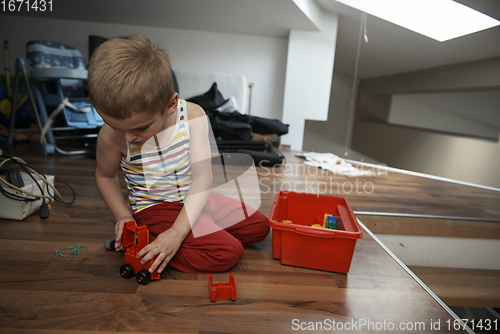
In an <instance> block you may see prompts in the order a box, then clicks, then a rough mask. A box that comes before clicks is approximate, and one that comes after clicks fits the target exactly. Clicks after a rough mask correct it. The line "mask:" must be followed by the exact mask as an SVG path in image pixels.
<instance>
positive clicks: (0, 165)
mask: <svg viewBox="0 0 500 334" xmlns="http://www.w3.org/2000/svg"><path fill="white" fill-rule="evenodd" d="M0 158H3V159H4V160H3V161H2V162H0V172H2V170H3V169H4V168H6V165H7V163H13V164H16V165H17V166H19V167H21V168H22V169H23V170H24V171H25V172H26V174H28V175H29V176H30V177H31V179H33V181H34V182H35V184H36V185H37V187H38V189H39V190H40V194H33V193H31V192H28V191H26V190H24V189H21V188H19V187H17V186H15V185H13V184H12V183H10V182H8V181H7V180H5V179H4V178H2V177H1V176H0V192H1V193H2V194H3V195H4V196H5V197H7V198H10V199H12V200H15V201H23V202H33V201H38V200H40V199H41V200H42V204H41V206H40V217H41V218H47V217H48V214H49V209H50V208H51V207H52V206H53V203H54V201H55V202H59V203H62V204H73V203H74V202H75V199H76V194H75V191H74V190H73V188H72V187H71V186H70V185H69V184H68V183H66V182H64V181H61V180H58V181H59V182H62V183H64V184H65V185H66V186H67V187H68V188H69V189H70V190H71V193H72V197H73V198H72V200H71V201H69V202H65V201H63V199H62V196H61V194H60V193H59V192H58V191H57V189H56V188H55V187H54V186H53V185H52V184H50V182H49V181H48V180H47V178H46V176H45V175H44V174H43V173H39V172H38V171H36V170H35V169H34V168H32V167H31V166H29V165H28V164H26V162H24V160H22V159H20V158H17V157H10V156H5V155H3V154H0ZM33 174H35V175H36V176H38V177H39V178H40V180H41V181H43V182H45V185H46V189H47V190H46V193H47V194H48V195H45V192H44V191H43V188H42V186H41V185H40V183H39V182H38V180H37V179H36V178H35V177H34V176H33ZM2 183H5V184H6V185H7V186H9V187H10V188H12V189H15V190H17V191H19V192H21V193H23V194H25V195H28V196H31V197H26V196H21V195H17V194H14V193H11V192H8V191H7V190H5V189H4V188H3V186H2ZM49 187H50V188H52V190H53V191H54V194H51V193H50V189H49ZM54 195H55V196H54ZM46 200H48V202H49V203H48V204H47V203H46Z"/></svg>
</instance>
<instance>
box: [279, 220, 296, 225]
mask: <svg viewBox="0 0 500 334" xmlns="http://www.w3.org/2000/svg"><path fill="white" fill-rule="evenodd" d="M282 223H285V224H293V222H292V221H291V220H283V221H282Z"/></svg>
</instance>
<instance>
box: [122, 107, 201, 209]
mask: <svg viewBox="0 0 500 334" xmlns="http://www.w3.org/2000/svg"><path fill="white" fill-rule="evenodd" d="M189 138H190V136H189V128H188V120H187V112H186V101H184V100H180V99H179V103H178V105H177V111H176V123H175V128H174V131H173V132H172V135H171V136H170V137H169V138H166V135H165V131H162V132H160V133H158V134H157V135H155V136H153V137H152V138H150V139H149V140H148V141H146V143H144V145H142V146H135V145H133V144H131V143H129V142H127V157H126V158H122V160H121V163H120V166H121V168H122V170H123V174H124V177H125V183H126V184H127V188H128V193H129V201H130V206H131V207H132V211H133V212H134V213H136V212H139V211H141V210H144V209H146V208H148V207H150V206H152V205H155V204H159V203H163V202H175V201H180V202H182V201H184V199H185V198H186V195H187V192H188V190H189V186H190V185H191V180H192V178H191V166H190V163H189Z"/></svg>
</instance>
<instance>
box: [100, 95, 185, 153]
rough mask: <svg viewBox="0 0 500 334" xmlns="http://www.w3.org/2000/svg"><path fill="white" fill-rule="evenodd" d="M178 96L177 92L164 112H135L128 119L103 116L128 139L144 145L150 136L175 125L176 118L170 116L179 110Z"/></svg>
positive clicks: (135, 143) (136, 144)
mask: <svg viewBox="0 0 500 334" xmlns="http://www.w3.org/2000/svg"><path fill="white" fill-rule="evenodd" d="M178 98H179V97H178V95H177V93H176V94H175V95H174V96H173V97H172V99H171V100H170V102H169V104H168V106H167V109H166V110H165V111H164V112H163V113H161V112H159V113H155V114H149V113H133V114H132V115H131V116H130V117H129V118H126V119H117V118H113V117H110V116H107V115H102V118H103V120H104V121H105V122H106V124H108V125H109V126H110V127H111V128H112V129H113V130H115V131H116V132H117V133H118V134H119V135H121V136H122V137H123V138H124V139H125V140H126V141H128V142H129V143H132V144H134V145H135V146H142V145H143V144H144V143H145V142H146V141H147V140H148V139H149V138H151V137H153V136H154V135H156V134H158V133H160V132H161V131H163V130H165V129H166V128H167V127H169V126H173V125H175V118H174V119H171V118H170V117H169V116H171V115H172V114H174V113H175V111H176V110H177V102H178ZM170 123H172V124H170Z"/></svg>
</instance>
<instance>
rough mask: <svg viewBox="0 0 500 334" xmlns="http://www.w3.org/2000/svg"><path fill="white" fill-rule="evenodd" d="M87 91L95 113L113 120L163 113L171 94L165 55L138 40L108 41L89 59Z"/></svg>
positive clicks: (160, 49) (133, 38)
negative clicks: (134, 114) (133, 114)
mask: <svg viewBox="0 0 500 334" xmlns="http://www.w3.org/2000/svg"><path fill="white" fill-rule="evenodd" d="M88 88H89V97H90V101H91V102H92V104H93V105H94V107H95V108H96V109H97V111H98V112H99V113H102V114H105V115H108V116H111V117H113V118H116V119H125V118H128V117H130V116H131V114H132V113H140V112H146V113H149V114H154V113H158V112H163V111H164V110H165V109H166V108H167V105H168V102H169V100H170V98H171V97H172V95H173V94H174V82H173V78H172V69H171V68H170V61H169V59H168V55H167V53H166V52H165V51H164V50H163V49H162V48H161V47H159V46H158V45H156V44H153V43H152V42H151V41H150V40H149V39H146V38H144V37H141V36H135V35H133V36H125V37H117V38H113V39H110V40H109V41H107V42H105V43H103V44H101V45H100V46H99V47H98V48H97V49H96V51H95V52H94V54H93V55H92V58H91V60H90V64H89V71H88Z"/></svg>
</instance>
